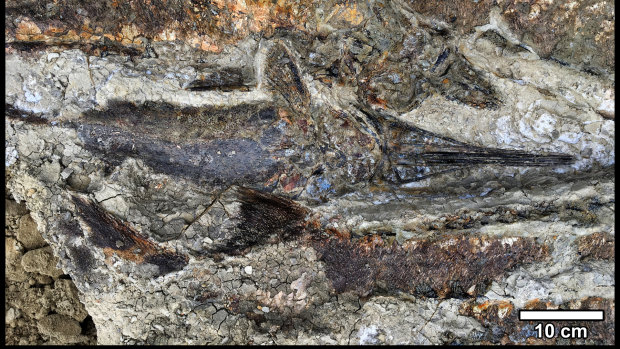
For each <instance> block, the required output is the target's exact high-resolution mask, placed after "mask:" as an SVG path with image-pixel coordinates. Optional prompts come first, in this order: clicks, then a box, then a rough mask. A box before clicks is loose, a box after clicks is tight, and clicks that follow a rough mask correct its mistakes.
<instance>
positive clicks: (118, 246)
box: [73, 196, 188, 275]
mask: <svg viewBox="0 0 620 349" xmlns="http://www.w3.org/2000/svg"><path fill="white" fill-rule="evenodd" d="M73 202H74V203H75V205H76V206H77V208H78V214H79V218H80V220H81V222H80V223H81V225H82V227H83V228H84V229H85V230H86V231H87V232H88V234H87V239H88V240H89V241H90V242H91V243H93V245H95V246H96V247H99V248H101V249H102V250H103V252H104V254H105V256H106V258H110V257H111V256H112V255H117V256H118V257H120V258H122V259H125V260H129V261H132V262H135V263H137V264H143V263H150V264H154V265H156V266H158V267H159V274H160V275H161V274H167V273H169V272H172V271H176V270H180V269H182V268H183V267H184V266H185V265H186V264H187V262H188V257H187V256H184V255H181V254H178V253H176V252H173V251H170V250H168V249H165V248H163V247H161V246H159V245H158V244H157V243H155V242H153V241H151V240H150V239H148V238H146V237H144V236H142V234H140V233H138V232H137V231H136V230H135V229H133V228H132V227H130V226H129V225H128V224H127V223H125V222H123V221H121V220H120V219H118V218H116V217H114V216H112V215H111V214H110V213H108V212H106V211H104V210H103V209H102V208H101V207H99V206H98V205H97V204H95V203H94V202H91V201H89V200H87V199H84V198H80V197H76V196H74V197H73Z"/></svg>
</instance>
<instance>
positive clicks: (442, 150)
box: [385, 121, 575, 182]
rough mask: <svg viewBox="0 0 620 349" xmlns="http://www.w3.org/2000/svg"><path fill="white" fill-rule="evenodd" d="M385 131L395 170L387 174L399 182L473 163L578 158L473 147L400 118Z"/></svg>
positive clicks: (555, 163)
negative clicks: (409, 123)
mask: <svg viewBox="0 0 620 349" xmlns="http://www.w3.org/2000/svg"><path fill="white" fill-rule="evenodd" d="M386 131H387V133H386V138H387V140H386V147H385V151H386V153H387V154H386V155H387V157H388V159H389V163H390V165H391V170H392V171H391V173H389V174H388V175H386V177H387V178H388V179H394V181H396V182H411V181H416V180H421V179H424V178H427V177H429V176H432V175H436V174H439V173H445V172H449V171H454V170H458V169H459V168H462V167H465V166H470V165H479V164H496V165H502V166H532V167H542V166H562V165H570V164H571V163H573V161H574V160H575V159H574V157H573V156H571V155H568V154H559V153H530V152H526V151H521V150H511V149H498V148H485V147H476V146H471V145H468V144H466V143H463V142H459V141H456V140H454V139H451V138H448V137H442V136H439V135H436V134H434V133H432V132H428V131H424V130H422V129H419V128H417V127H414V126H410V125H407V124H405V123H402V122H397V121H390V122H389V123H388V125H387V127H386ZM388 172H390V171H388Z"/></svg>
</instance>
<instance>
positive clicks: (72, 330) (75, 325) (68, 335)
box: [37, 314, 82, 343]
mask: <svg viewBox="0 0 620 349" xmlns="http://www.w3.org/2000/svg"><path fill="white" fill-rule="evenodd" d="M37 327H38V328H39V332H41V333H42V334H44V335H47V336H50V337H54V338H56V339H58V340H60V341H62V342H63V343H72V342H74V338H75V337H76V336H79V335H80V333H81V332H82V327H81V326H80V323H79V322H77V321H75V320H73V319H72V318H70V317H68V316H65V315H60V314H51V315H47V316H46V317H44V318H43V319H41V321H39V323H38V324H37Z"/></svg>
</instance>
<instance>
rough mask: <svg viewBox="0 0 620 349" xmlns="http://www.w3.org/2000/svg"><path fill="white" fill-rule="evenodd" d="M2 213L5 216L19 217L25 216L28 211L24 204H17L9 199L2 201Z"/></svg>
mask: <svg viewBox="0 0 620 349" xmlns="http://www.w3.org/2000/svg"><path fill="white" fill-rule="evenodd" d="M4 200H5V201H4V204H5V206H4V210H5V211H4V213H5V214H6V216H14V217H21V216H23V215H25V214H26V213H28V210H27V209H26V205H24V204H18V203H17V202H15V201H13V200H9V199H4Z"/></svg>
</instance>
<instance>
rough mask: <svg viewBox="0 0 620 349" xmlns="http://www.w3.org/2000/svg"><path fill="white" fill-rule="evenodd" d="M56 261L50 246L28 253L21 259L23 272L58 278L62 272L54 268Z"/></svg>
mask: <svg viewBox="0 0 620 349" xmlns="http://www.w3.org/2000/svg"><path fill="white" fill-rule="evenodd" d="M57 262H58V261H57V259H56V257H55V256H54V254H53V253H52V248H51V247H50V246H47V247H43V248H39V249H36V250H32V251H28V252H26V253H25V254H24V256H23V257H22V267H23V268H24V270H25V271H27V272H31V273H39V274H43V275H49V276H51V277H59V276H60V275H62V274H63V271H62V270H60V269H58V268H56V264H57Z"/></svg>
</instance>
